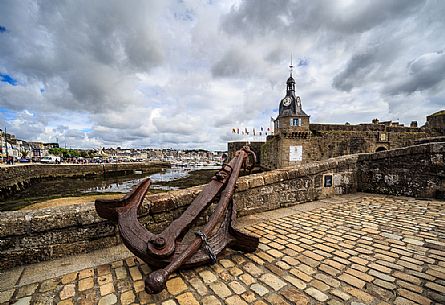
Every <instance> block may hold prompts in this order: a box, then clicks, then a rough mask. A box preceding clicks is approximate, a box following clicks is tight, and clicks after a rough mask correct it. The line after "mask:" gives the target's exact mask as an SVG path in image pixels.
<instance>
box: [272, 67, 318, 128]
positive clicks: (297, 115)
mask: <svg viewBox="0 0 445 305" xmlns="http://www.w3.org/2000/svg"><path fill="white" fill-rule="evenodd" d="M289 68H290V76H289V78H288V79H287V82H286V85H287V88H286V95H285V96H284V98H283V99H282V100H281V101H280V107H279V114H278V117H277V118H276V120H275V125H274V129H275V134H279V133H284V134H292V133H293V134H294V136H296V135H297V134H296V133H295V132H299V133H298V134H299V135H302V136H304V134H305V133H304V132H309V116H308V115H307V114H306V113H305V112H304V111H303V108H302V106H301V99H300V97H299V96H297V95H295V80H294V78H293V77H292V70H293V65H292V62H291V64H290V66H289ZM302 132H303V133H302ZM306 136H307V135H306Z"/></svg>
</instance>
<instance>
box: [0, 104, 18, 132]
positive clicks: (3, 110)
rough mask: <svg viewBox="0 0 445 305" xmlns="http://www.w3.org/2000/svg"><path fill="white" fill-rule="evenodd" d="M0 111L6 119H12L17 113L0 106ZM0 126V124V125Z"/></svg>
mask: <svg viewBox="0 0 445 305" xmlns="http://www.w3.org/2000/svg"><path fill="white" fill-rule="evenodd" d="M0 113H1V114H2V115H3V118H4V119H6V120H8V121H9V120H14V119H15V118H16V117H17V114H16V113H15V112H14V111H11V110H9V109H8V108H4V107H0ZM0 128H1V126H0Z"/></svg>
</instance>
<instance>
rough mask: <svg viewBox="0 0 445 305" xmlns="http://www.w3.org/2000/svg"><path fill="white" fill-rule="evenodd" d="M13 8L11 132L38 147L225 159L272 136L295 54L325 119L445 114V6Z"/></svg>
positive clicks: (9, 12)
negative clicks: (232, 148)
mask: <svg viewBox="0 0 445 305" xmlns="http://www.w3.org/2000/svg"><path fill="white" fill-rule="evenodd" d="M0 5H1V10H0V80H1V82H0V128H1V129H4V126H6V127H7V129H8V131H9V132H11V133H14V134H16V136H17V137H18V138H22V139H25V140H40V141H50V142H55V141H56V139H57V140H58V141H59V143H60V144H61V145H62V146H63V145H64V144H65V143H66V145H67V146H70V147H83V148H97V147H99V146H106V147H110V146H113V147H116V146H124V147H172V148H205V149H225V148H226V145H227V144H226V143H227V141H228V140H234V139H241V138H242V136H239V138H236V136H235V135H233V134H232V133H231V130H232V128H241V129H244V128H249V130H251V129H252V128H256V129H257V130H258V129H259V128H261V127H263V128H267V127H269V126H270V117H271V116H273V117H275V116H276V115H277V108H278V104H279V101H280V99H281V98H282V97H283V96H284V93H285V81H286V79H287V77H288V75H289V70H288V65H289V60H290V54H291V53H292V54H293V58H294V64H295V66H296V68H295V70H294V78H295V80H296V88H297V94H298V95H300V96H301V100H302V105H303V109H304V110H305V112H306V113H308V114H309V115H310V116H311V122H313V123H345V122H350V123H364V122H370V121H371V120H372V119H373V118H379V119H381V120H400V122H401V123H405V124H409V123H410V122H411V121H412V120H417V121H418V122H419V124H420V125H422V124H424V122H425V116H426V115H428V114H431V113H433V112H435V111H438V110H440V109H444V108H445V80H444V79H445V52H444V51H445V18H444V16H445V1H443V0H403V1H402V0H356V1H354V0H342V1H340V0H338V1H332V0H307V1H299V0H294V1H291V0H270V1H266V0H251V1H245V0H238V1H227V0H224V1H222V0H221V1H216V0H215V1H212V0H208V1H204V0H202V1H197V0H190V1H188V0H184V1H178V0H175V1H157V0H152V1H149V0H148V1H147V0H144V1H142V0H141V1H133V0H131V1H129V0H126V1H112V0H95V1H90V0H76V1H62V0H61V1H44V0H42V1H28V0H21V1H15V0H11V1H8V0H2V1H1V2H0ZM258 139H259V138H258Z"/></svg>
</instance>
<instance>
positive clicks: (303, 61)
mask: <svg viewBox="0 0 445 305" xmlns="http://www.w3.org/2000/svg"><path fill="white" fill-rule="evenodd" d="M307 65H309V60H308V59H307V58H300V59H299V61H298V66H299V67H305V66H307Z"/></svg>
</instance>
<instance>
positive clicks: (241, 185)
mask: <svg viewBox="0 0 445 305" xmlns="http://www.w3.org/2000/svg"><path fill="white" fill-rule="evenodd" d="M356 160H357V156H348V157H342V158H338V159H332V160H327V161H322V162H316V163H313V164H307V165H305V166H301V167H299V168H289V169H283V170H276V171H271V172H267V173H262V174H256V175H250V176H245V177H241V178H239V180H238V188H237V191H236V193H235V196H234V200H235V202H236V203H237V210H238V214H239V215H247V214H252V213H256V212H260V211H265V210H272V209H277V208H280V207H285V206H290V205H295V204H298V203H302V202H306V201H311V200H317V199H319V198H325V197H328V196H331V195H333V194H344V193H349V192H355V189H356V184H355V164H356ZM324 174H329V175H332V176H333V185H332V186H329V187H323V175H324ZM200 190H201V187H193V188H189V189H186V190H179V191H172V192H168V193H163V194H150V195H147V196H146V198H145V201H144V203H143V205H142V208H141V210H140V222H141V223H143V224H144V225H145V226H146V227H147V228H148V229H149V230H150V231H152V232H159V231H160V230H162V229H163V228H165V227H166V226H167V225H168V224H169V223H170V222H171V221H172V220H173V219H175V218H177V217H178V216H179V215H181V214H182V213H183V211H184V210H185V209H186V208H187V206H188V205H189V204H190V203H191V201H192V200H193V198H195V197H196V196H197V194H198V193H199V191H200ZM206 218H207V215H203V216H202V217H201V219H200V221H201V222H202V221H206ZM120 242H121V241H120V238H119V236H118V232H117V228H116V226H115V225H114V224H112V223H110V222H109V221H106V220H104V219H101V218H99V216H97V214H96V212H95V209H94V205H93V204H92V203H90V204H84V205H73V206H67V207H54V208H47V209H40V210H34V211H26V212H25V211H11V212H0V269H2V268H10V267H13V266H16V265H20V264H27V263H32V262H37V261H43V260H49V259H53V258H57V257H61V256H65V255H71V254H76V253H81V252H88V251H92V250H94V249H99V248H104V247H109V246H113V245H116V244H118V243H120Z"/></svg>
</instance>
